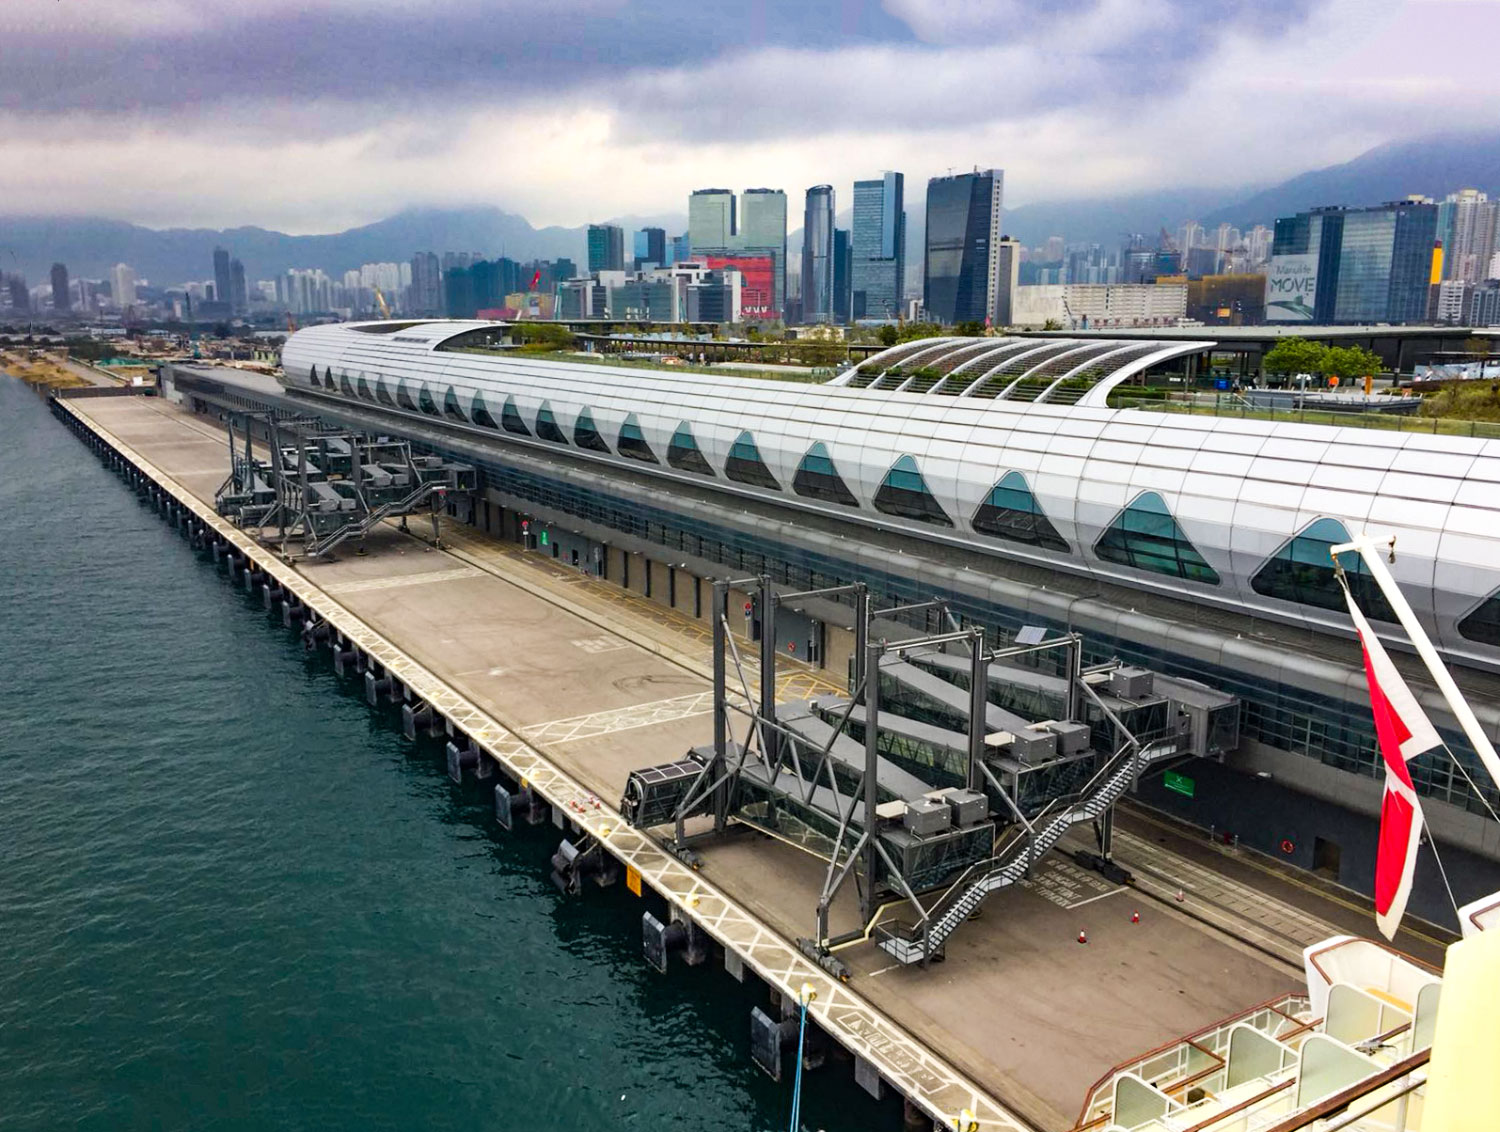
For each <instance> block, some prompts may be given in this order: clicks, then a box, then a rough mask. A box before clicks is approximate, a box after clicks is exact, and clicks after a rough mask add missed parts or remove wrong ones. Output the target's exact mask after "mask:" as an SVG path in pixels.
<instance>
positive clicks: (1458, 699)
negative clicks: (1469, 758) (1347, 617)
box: [1329, 534, 1500, 789]
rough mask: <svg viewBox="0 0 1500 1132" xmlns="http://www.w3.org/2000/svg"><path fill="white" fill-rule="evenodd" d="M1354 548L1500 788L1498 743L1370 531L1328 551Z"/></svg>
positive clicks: (1481, 760) (1338, 552)
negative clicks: (1457, 681) (1492, 739)
mask: <svg viewBox="0 0 1500 1132" xmlns="http://www.w3.org/2000/svg"><path fill="white" fill-rule="evenodd" d="M1351 550H1352V551H1354V552H1355V553H1356V554H1358V555H1359V556H1360V557H1361V558H1362V559H1363V560H1364V563H1365V569H1367V570H1368V571H1369V572H1370V576H1371V577H1373V578H1374V579H1375V583H1376V585H1378V586H1379V587H1380V590H1381V592H1382V593H1383V594H1385V598H1386V600H1387V601H1388V602H1390V606H1391V610H1392V612H1394V613H1395V614H1396V620H1398V621H1399V622H1400V623H1401V627H1402V628H1403V629H1405V630H1406V633H1407V636H1409V637H1410V638H1411V643H1412V646H1413V647H1414V648H1415V649H1416V650H1417V655H1418V656H1419V657H1421V658H1422V663H1423V664H1425V665H1426V666H1427V670H1428V671H1429V672H1430V673H1432V678H1433V680H1434V681H1435V682H1436V684H1437V686H1438V691H1440V692H1442V694H1443V699H1445V700H1447V701H1448V706H1449V707H1450V708H1451V709H1452V710H1453V715H1454V718H1456V719H1457V720H1458V725H1459V726H1460V727H1462V728H1463V732H1464V734H1465V735H1467V736H1468V738H1469V743H1470V744H1471V745H1472V746H1473V748H1474V753H1475V754H1477V755H1478V756H1479V761H1480V762H1482V763H1484V769H1485V770H1487V771H1489V773H1490V778H1491V779H1493V780H1494V782H1495V786H1496V788H1497V789H1500V755H1497V754H1496V753H1495V746H1494V744H1493V743H1491V742H1490V738H1489V736H1488V735H1486V734H1485V733H1484V728H1483V727H1482V726H1481V725H1480V722H1479V720H1478V719H1477V718H1475V716H1474V712H1473V710H1472V709H1471V708H1470V707H1469V701H1468V700H1466V699H1464V696H1463V693H1462V692H1460V691H1459V690H1458V685H1457V684H1455V683H1454V682H1453V677H1452V676H1451V675H1449V673H1448V667H1447V665H1445V664H1444V663H1443V660H1442V658H1441V657H1440V656H1438V652H1437V649H1435V648H1433V645H1432V641H1431V640H1430V639H1429V638H1428V636H1427V632H1426V630H1424V629H1423V628H1422V623H1421V622H1420V621H1418V620H1417V614H1416V611H1415V610H1413V609H1412V607H1411V604H1410V603H1409V602H1408V601H1407V600H1406V595H1405V594H1403V593H1402V592H1401V587H1400V586H1399V585H1397V584H1396V579H1395V578H1394V577H1392V576H1391V572H1390V570H1389V569H1387V567H1386V564H1385V560H1384V558H1383V557H1382V556H1381V551H1380V548H1379V547H1378V546H1377V545H1376V544H1375V543H1374V542H1373V541H1372V540H1371V539H1370V536H1369V535H1367V534H1362V535H1359V536H1358V537H1357V538H1356V539H1355V540H1354V541H1353V542H1346V543H1341V544H1340V545H1338V546H1335V547H1331V548H1330V549H1329V553H1330V554H1332V555H1333V558H1334V561H1335V562H1337V561H1338V556H1339V555H1340V554H1342V553H1344V552H1346V551H1351Z"/></svg>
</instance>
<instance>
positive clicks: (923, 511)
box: [875, 456, 953, 527]
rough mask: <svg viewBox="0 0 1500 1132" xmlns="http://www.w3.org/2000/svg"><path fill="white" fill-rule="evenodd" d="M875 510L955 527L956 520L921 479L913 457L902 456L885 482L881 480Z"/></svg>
mask: <svg viewBox="0 0 1500 1132" xmlns="http://www.w3.org/2000/svg"><path fill="white" fill-rule="evenodd" d="M875 510H877V511H880V512H882V513H883V514H886V515H895V516H897V517H898V518H902V519H915V520H916V521H917V522H919V523H931V524H932V525H933V526H936V527H951V526H952V525H953V520H952V519H950V518H948V514H947V512H945V511H944V510H943V509H942V507H940V506H939V505H938V501H937V500H936V499H934V498H933V495H932V492H931V491H929V490H928V489H927V481H926V480H924V479H923V478H922V472H921V470H920V469H918V467H917V462H916V460H914V459H912V458H911V457H910V456H902V457H901V459H899V460H897V461H896V462H895V463H894V464H892V465H891V470H890V471H888V472H886V474H885V479H883V480H881V481H880V490H879V491H877V492H876V493H875Z"/></svg>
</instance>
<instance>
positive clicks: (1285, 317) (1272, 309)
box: [1266, 252, 1318, 322]
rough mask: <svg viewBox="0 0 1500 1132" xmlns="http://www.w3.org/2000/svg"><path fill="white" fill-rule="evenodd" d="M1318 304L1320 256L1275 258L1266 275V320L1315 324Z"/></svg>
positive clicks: (1273, 257) (1306, 255) (1314, 253)
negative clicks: (1314, 312) (1315, 309)
mask: <svg viewBox="0 0 1500 1132" xmlns="http://www.w3.org/2000/svg"><path fill="white" fill-rule="evenodd" d="M1317 301H1318V256H1317V253H1316V252H1309V253H1307V254H1305V255H1278V256H1272V257H1271V267H1270V270H1269V271H1267V272H1266V321H1267V322H1311V321H1312V320H1313V306H1314V304H1316V303H1317Z"/></svg>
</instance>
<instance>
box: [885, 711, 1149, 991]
mask: <svg viewBox="0 0 1500 1132" xmlns="http://www.w3.org/2000/svg"><path fill="white" fill-rule="evenodd" d="M1177 753H1178V751H1177V745H1176V743H1175V742H1172V741H1170V740H1169V741H1166V742H1162V743H1158V744H1153V745H1152V746H1149V747H1140V746H1138V745H1137V744H1135V743H1134V742H1131V743H1127V744H1126V746H1125V747H1124V748H1122V749H1121V750H1120V751H1118V752H1117V753H1116V754H1115V755H1114V757H1113V758H1111V759H1110V760H1109V761H1108V762H1106V763H1105V764H1104V766H1103V767H1101V768H1100V769H1099V770H1098V771H1097V772H1096V773H1095V774H1094V776H1093V778H1091V779H1090V780H1089V781H1088V783H1087V784H1086V785H1085V786H1084V787H1083V789H1082V790H1080V791H1078V793H1077V794H1076V795H1075V796H1064V797H1060V798H1057V799H1055V800H1054V801H1053V802H1051V803H1049V804H1048V805H1047V807H1046V808H1045V809H1043V810H1042V812H1041V813H1040V814H1038V815H1037V816H1036V817H1035V818H1034V819H1030V820H1025V821H1023V822H1022V823H1021V824H1022V826H1023V828H1024V830H1025V832H1024V834H1017V835H1016V836H1015V837H1014V838H1013V839H1012V840H1011V841H1010V842H1009V844H1008V845H1006V846H1005V848H1004V850H1003V851H1002V852H1001V853H999V854H997V855H996V856H994V857H992V858H990V859H989V860H985V861H981V862H978V863H977V864H975V865H973V866H971V867H970V868H969V869H968V870H967V871H966V872H965V873H964V875H963V876H961V877H959V878H958V880H956V881H954V882H953V884H952V885H951V886H949V888H948V889H947V890H946V891H945V892H944V893H943V894H942V896H940V897H939V898H938V900H937V901H936V902H935V903H934V904H933V905H932V906H931V907H926V908H924V907H922V905H921V904H920V903H919V904H918V905H917V908H918V911H919V913H920V919H919V921H918V923H917V924H916V925H905V924H899V923H898V924H882V925H880V926H879V927H878V928H877V929H876V934H877V943H878V944H879V946H880V948H881V950H883V951H885V952H886V954H888V955H890V956H891V957H892V958H893V959H895V960H896V961H897V962H900V963H903V964H911V963H924V962H926V961H928V960H930V959H931V958H933V957H934V956H936V955H937V954H939V953H940V951H941V950H942V947H943V944H944V943H945V942H946V941H947V939H948V937H949V936H950V935H952V934H953V933H954V932H955V931H957V930H958V928H959V926H960V925H961V924H963V922H964V921H965V920H967V919H968V918H969V917H970V916H972V915H973V914H974V913H975V912H976V911H978V910H979V906H980V904H982V903H983V902H984V898H985V897H986V896H988V895H990V894H991V893H993V892H998V891H1000V890H1001V889H1002V888H1008V887H1010V886H1011V885H1013V884H1015V883H1016V882H1017V881H1020V880H1024V879H1026V878H1027V877H1028V876H1030V875H1031V870H1032V869H1033V868H1034V867H1035V866H1036V864H1037V863H1038V862H1039V861H1041V859H1042V858H1043V857H1044V856H1046V854H1047V853H1048V852H1050V851H1051V850H1052V848H1053V847H1054V846H1055V845H1056V844H1057V843H1058V842H1059V841H1061V840H1062V839H1063V837H1064V836H1065V835H1066V834H1067V832H1068V831H1069V830H1070V829H1072V828H1073V826H1075V825H1077V824H1079V823H1080V822H1085V821H1093V820H1094V819H1096V818H1101V817H1103V816H1104V814H1105V813H1106V811H1108V810H1109V808H1110V807H1111V806H1113V805H1114V804H1115V803H1116V802H1118V801H1119V800H1120V799H1121V798H1123V797H1124V796H1125V792H1126V791H1127V790H1129V789H1130V788H1131V786H1133V785H1134V784H1135V782H1136V780H1137V779H1138V778H1139V777H1140V775H1141V772H1142V771H1143V770H1145V768H1146V767H1148V766H1150V765H1151V764H1152V763H1154V762H1156V761H1158V760H1160V759H1165V758H1170V757H1173V756H1175V755H1176V754H1177Z"/></svg>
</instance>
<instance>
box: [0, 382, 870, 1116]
mask: <svg viewBox="0 0 1500 1132" xmlns="http://www.w3.org/2000/svg"><path fill="white" fill-rule="evenodd" d="M0 584H3V586H4V596H3V605H0V688H3V689H4V694H3V695H0V1129H7V1130H9V1129H28V1130H29V1129H53V1128H60V1127H79V1128H84V1129H110V1130H114V1129H136V1128H141V1129H195V1130H196V1129H270V1128H276V1129H282V1128H318V1129H344V1128H347V1129H360V1130H368V1129H384V1128H390V1129H446V1128H452V1129H463V1130H465V1132H472V1130H473V1129H484V1128H528V1129H540V1130H552V1129H556V1130H559V1132H562V1130H567V1132H575V1130H583V1129H590V1130H592V1129H616V1128H627V1129H628V1128H639V1129H662V1128H670V1129H719V1128H723V1129H775V1128H786V1127H787V1121H788V1116H789V1112H790V1087H789V1086H787V1085H776V1084H774V1083H772V1082H771V1081H769V1080H768V1079H767V1078H765V1077H764V1076H763V1075H762V1074H761V1073H760V1072H759V1070H757V1069H755V1068H754V1067H753V1066H752V1065H751V1064H750V1062H749V1060H748V1052H747V1051H748V1034H749V1023H748V1017H749V1012H750V1009H751V1007H752V1006H754V1005H756V1004H758V1003H761V1002H762V1001H763V997H762V996H763V995H764V991H763V990H761V989H758V988H757V987H755V986H754V985H747V986H745V987H741V986H740V985H738V984H736V983H734V982H732V981H731V980H730V979H729V978H728V976H727V975H725V974H724V973H723V971H722V970H721V969H719V968H718V967H717V966H716V965H712V964H711V965H706V966H705V967H702V968H698V969H695V970H689V969H686V968H684V967H682V966H680V965H679V966H678V967H676V968H674V970H673V972H672V973H671V974H670V975H669V976H667V977H665V978H663V977H661V976H659V975H657V974H656V973H655V972H652V971H651V970H650V969H649V968H648V967H646V966H645V964H644V963H643V961H642V960H641V958H640V914H641V904H640V902H639V901H637V900H635V898H633V897H631V896H630V895H629V894H628V893H627V892H625V890H624V888H623V886H617V887H616V888H614V889H610V890H607V891H600V890H597V889H595V890H592V891H589V892H588V893H587V894H586V895H585V897H584V898H582V899H576V898H574V899H564V898H563V897H562V896H560V895H559V894H558V893H557V892H556V890H555V889H554V888H553V887H552V885H551V883H550V881H549V880H548V879H547V864H546V862H547V857H548V854H549V853H550V852H551V851H552V849H554V848H555V841H556V836H557V835H556V833H555V831H553V830H552V829H551V827H550V826H549V827H544V828H542V829H537V830H531V831H527V832H526V833H525V834H523V835H522V836H518V837H516V836H510V835H506V834H504V833H503V832H502V831H500V830H498V829H497V828H496V827H495V825H494V822H493V820H492V818H491V816H490V809H489V803H488V799H487V797H486V794H485V793H484V792H483V791H482V790H481V789H480V788H479V787H478V786H474V785H467V786H465V787H464V788H462V789H458V788H455V787H454V786H453V785H452V784H451V783H450V782H449V781H448V779H447V777H446V775H445V774H444V773H443V769H442V761H441V755H440V753H439V752H438V751H436V750H435V749H431V748H425V747H423V748H418V747H413V746H412V745H411V744H409V743H407V742H406V741H405V740H404V739H403V738H402V737H401V735H400V731H399V727H398V726H397V721H396V720H394V719H392V718H391V717H388V716H377V715H376V714H374V713H372V712H371V711H370V709H368V708H367V707H366V706H365V704H364V702H363V700H362V699H361V698H358V697H357V696H356V695H355V694H354V691H353V689H352V686H351V687H349V688H345V687H344V686H343V685H341V683H340V681H339V680H338V679H337V678H336V677H335V676H334V675H333V673H332V670H331V668H330V667H329V666H328V664H327V661H326V660H322V659H317V660H310V659H308V658H306V657H305V656H304V654H303V651H302V648H301V646H300V643H298V641H297V639H296V638H295V637H294V636H293V635H292V634H291V633H289V632H287V631H285V630H283V629H282V628H281V627H280V626H279V624H275V623H273V622H271V621H270V620H269V618H268V617H267V616H266V614H265V613H264V612H262V611H261V609H260V607H259V605H258V603H257V604H255V605H252V604H251V603H250V602H249V601H248V600H247V599H246V598H244V597H243V596H241V595H240V594H238V593H237V592H235V591H234V590H231V589H230V587H229V586H228V584H227V582H226V581H225V580H224V579H223V577H222V576H221V575H220V574H219V573H218V572H217V571H216V570H215V568H214V567H213V565H212V563H211V562H210V561H209V560H207V559H206V558H200V557H199V556H197V555H195V554H194V553H193V552H192V551H190V550H189V549H188V546H187V543H186V542H185V541H184V540H183V539H182V538H181V537H180V536H178V535H177V534H176V533H175V532H173V531H171V530H170V529H169V528H168V527H167V526H166V525H165V524H164V523H162V522H161V520H159V519H158V518H157V517H156V516H155V515H154V514H153V513H152V512H151V511H150V510H148V509H147V508H145V507H144V506H142V505H141V504H139V503H138V502H137V501H136V498H135V495H134V493H133V492H132V491H130V490H129V489H127V488H126V487H125V486H124V484H123V483H122V482H121V481H120V480H119V479H118V478H116V477H115V476H114V475H113V473H111V472H109V471H107V470H106V469H105V468H104V467H103V466H102V465H101V464H100V463H99V462H98V461H97V460H96V458H95V457H94V456H93V455H92V454H91V453H90V452H89V450H88V449H86V448H85V447H84V445H83V444H82V443H81V442H80V441H79V440H77V439H76V438H75V437H74V436H73V435H72V434H71V433H69V432H68V431H67V430H66V429H65V428H64V427H63V426H62V425H61V424H59V423H58V422H56V421H54V420H53V419H52V417H51V415H50V413H49V412H48V411H47V409H46V406H45V405H44V403H43V402H42V401H40V400H39V399H37V398H36V397H35V396H34V395H33V394H32V393H30V392H29V391H28V390H26V389H25V388H24V387H23V386H21V385H20V384H19V383H18V382H16V381H14V380H12V379H10V378H5V377H0ZM664 754H670V752H664ZM752 983H753V980H752ZM790 1061H791V1059H790V1057H789V1058H788V1068H789V1069H790ZM807 1089H808V1095H807V1096H806V1097H805V1098H804V1104H803V1123H804V1126H805V1127H808V1128H825V1129H828V1130H829V1132H834V1130H838V1132H844V1130H853V1129H865V1128H890V1127H893V1126H895V1127H899V1110H898V1109H896V1108H894V1106H893V1104H892V1102H890V1101H887V1102H886V1103H885V1104H882V1105H876V1104H875V1103H874V1102H873V1101H870V1100H868V1099H867V1098H866V1097H865V1095H864V1094H863V1093H861V1092H860V1091H858V1089H857V1088H856V1087H855V1086H854V1085H853V1083H852V1081H851V1079H850V1074H849V1070H848V1068H847V1066H844V1065H840V1064H830V1066H829V1067H828V1068H825V1069H823V1070H821V1071H820V1072H818V1073H816V1074H813V1075H810V1076H809V1078H808V1081H807Z"/></svg>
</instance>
